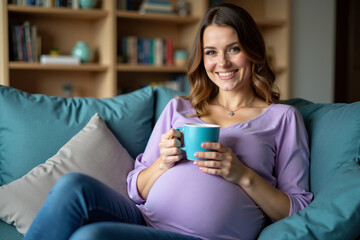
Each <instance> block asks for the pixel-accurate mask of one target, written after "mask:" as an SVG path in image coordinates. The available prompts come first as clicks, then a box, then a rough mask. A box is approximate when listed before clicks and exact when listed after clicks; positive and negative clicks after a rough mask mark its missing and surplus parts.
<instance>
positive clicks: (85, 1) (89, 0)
mask: <svg viewBox="0 0 360 240" xmlns="http://www.w3.org/2000/svg"><path fill="white" fill-rule="evenodd" d="M95 4H96V0H80V1H79V5H80V8H83V9H91V8H93V7H95Z"/></svg>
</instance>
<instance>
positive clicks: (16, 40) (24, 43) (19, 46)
mask: <svg viewBox="0 0 360 240" xmlns="http://www.w3.org/2000/svg"><path fill="white" fill-rule="evenodd" d="M9 28H10V29H9V54H10V61H22V62H37V61H39V51H40V49H41V47H40V45H41V39H40V37H39V36H38V34H37V27H36V26H35V25H30V22H29V21H25V22H24V24H22V25H14V26H10V27H9Z"/></svg>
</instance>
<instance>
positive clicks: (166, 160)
mask: <svg viewBox="0 0 360 240" xmlns="http://www.w3.org/2000/svg"><path fill="white" fill-rule="evenodd" d="M181 139H182V134H181V132H180V131H178V130H175V129H173V128H172V129H170V130H168V131H167V132H165V133H164V134H162V135H161V140H160V143H159V148H160V168H163V170H168V169H170V168H172V167H173V166H174V165H175V163H176V162H178V161H180V160H181V158H182V151H181V149H180V148H179V147H180V146H181Z"/></svg>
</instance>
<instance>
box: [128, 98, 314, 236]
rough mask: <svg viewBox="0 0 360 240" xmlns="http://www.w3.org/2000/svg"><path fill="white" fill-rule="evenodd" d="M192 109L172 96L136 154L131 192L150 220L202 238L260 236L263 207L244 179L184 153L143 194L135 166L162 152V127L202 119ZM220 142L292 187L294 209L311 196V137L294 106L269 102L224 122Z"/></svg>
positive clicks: (284, 186) (285, 188) (277, 181)
mask: <svg viewBox="0 0 360 240" xmlns="http://www.w3.org/2000/svg"><path fill="white" fill-rule="evenodd" d="M195 113H196V112H195V109H194V108H192V107H191V106H190V103H189V101H187V100H184V99H181V98H174V99H172V100H171V101H170V102H169V103H168V105H167V106H166V107H165V109H164V111H163V113H162V114H161V116H160V118H159V120H158V121H157V123H156V125H155V127H154V130H153V132H152V135H151V137H150V139H149V142H148V144H147V147H146V149H145V152H144V153H143V154H140V155H139V156H138V157H137V159H136V162H135V168H134V170H133V171H131V172H130V173H129V175H128V179H127V181H128V192H129V195H130V197H131V198H132V199H133V200H134V201H135V202H136V203H137V204H138V207H139V208H140V210H141V211H142V213H143V215H144V217H145V220H146V222H147V223H148V225H150V226H152V227H155V228H159V229H165V230H170V231H175V232H180V233H183V234H187V235H192V236H196V237H199V238H201V239H212V240H214V239H255V238H256V237H257V236H258V234H259V232H260V231H261V229H262V228H263V224H264V220H265V214H264V213H263V211H262V210H261V209H260V208H259V207H258V206H257V205H256V204H255V203H254V202H253V200H252V199H251V198H250V197H249V196H248V195H247V194H246V193H245V191H244V190H243V189H242V188H241V187H240V186H239V185H236V184H234V183H231V182H228V181H227V180H225V179H224V178H222V177H220V176H215V175H211V174H207V173H204V172H201V171H200V170H199V168H198V167H197V166H195V165H194V164H193V162H192V161H189V160H187V159H183V160H181V161H180V162H178V163H177V164H176V165H175V166H174V167H173V168H171V169H169V170H168V171H167V172H165V173H164V174H163V175H161V176H160V177H159V178H158V179H157V181H156V182H155V183H154V185H153V186H152V188H151V190H150V192H149V194H148V197H147V199H146V200H144V199H142V198H141V197H140V195H139V193H138V191H137V186H136V181H137V177H138V174H139V173H140V172H141V171H142V170H144V169H145V168H147V167H149V166H150V165H151V164H152V163H153V162H154V161H155V160H156V159H157V158H158V157H159V156H160V152H159V147H158V144H159V142H160V138H161V135H162V134H163V133H165V132H166V131H168V130H169V129H170V128H177V127H183V125H184V124H185V123H204V122H203V121H202V120H201V119H200V118H198V117H188V116H189V115H190V114H195ZM219 142H220V143H222V144H223V145H225V146H228V147H230V148H231V149H232V151H233V152H234V153H235V154H236V156H237V157H238V158H239V159H240V161H242V162H243V163H244V164H245V165H246V166H248V167H250V168H252V169H253V170H254V171H256V172H257V173H258V174H259V175H260V176H261V177H263V178H264V179H265V180H266V181H267V182H268V183H269V184H270V185H272V186H274V187H276V188H278V189H280V190H281V191H283V192H285V193H286V194H287V195H288V197H289V198H290V201H291V209H290V213H289V215H291V214H293V213H294V212H297V211H299V210H301V209H302V208H304V207H305V206H307V205H308V204H309V203H310V201H311V199H312V196H313V195H312V194H311V193H310V192H309V149H308V140H307V134H306V130H305V127H304V123H303V119H302V116H301V114H300V113H299V112H298V111H297V110H296V109H295V108H293V107H291V106H288V105H283V104H271V105H270V106H269V107H268V108H267V109H266V110H265V111H264V112H263V113H262V114H260V115H259V116H257V117H255V118H254V119H251V120H249V121H247V122H242V123H237V124H234V125H231V126H229V127H226V128H222V129H221V130H220V139H219Z"/></svg>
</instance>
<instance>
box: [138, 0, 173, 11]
mask: <svg viewBox="0 0 360 240" xmlns="http://www.w3.org/2000/svg"><path fill="white" fill-rule="evenodd" d="M139 12H140V13H141V14H145V13H156V14H175V11H174V8H173V6H172V4H171V2H170V1H169V0H144V1H143V3H142V4H141V5H140V9H139Z"/></svg>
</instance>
